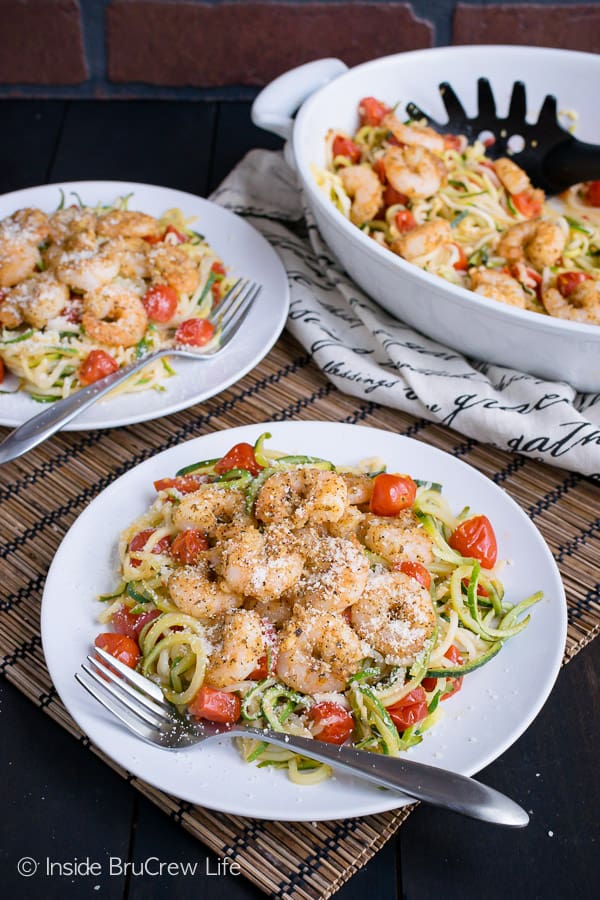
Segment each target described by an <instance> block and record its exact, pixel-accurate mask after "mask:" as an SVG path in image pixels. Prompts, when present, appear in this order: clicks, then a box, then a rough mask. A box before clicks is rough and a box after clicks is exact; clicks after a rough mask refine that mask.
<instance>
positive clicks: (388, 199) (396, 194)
mask: <svg viewBox="0 0 600 900" xmlns="http://www.w3.org/2000/svg"><path fill="white" fill-rule="evenodd" d="M383 202H384V204H385V206H394V205H395V204H396V203H401V204H402V205H403V206H406V204H407V203H408V197H407V196H406V194H401V193H400V191H397V190H396V188H393V187H392V186H391V184H387V185H386V186H385V188H384V191H383ZM407 212H408V210H407Z"/></svg>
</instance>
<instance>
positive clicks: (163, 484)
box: [154, 475, 207, 494]
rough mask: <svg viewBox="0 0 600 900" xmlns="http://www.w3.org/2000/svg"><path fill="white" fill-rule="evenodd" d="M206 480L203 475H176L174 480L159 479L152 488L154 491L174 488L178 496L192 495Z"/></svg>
mask: <svg viewBox="0 0 600 900" xmlns="http://www.w3.org/2000/svg"><path fill="white" fill-rule="evenodd" d="M206 480H207V479H206V476H204V475H178V476H177V477H176V478H159V479H158V481H155V482H154V488H155V490H156V491H166V490H167V489H168V488H174V489H175V490H176V491H179V493H180V494H193V493H194V491H197V490H198V488H199V487H200V485H201V484H204V483H205V482H206Z"/></svg>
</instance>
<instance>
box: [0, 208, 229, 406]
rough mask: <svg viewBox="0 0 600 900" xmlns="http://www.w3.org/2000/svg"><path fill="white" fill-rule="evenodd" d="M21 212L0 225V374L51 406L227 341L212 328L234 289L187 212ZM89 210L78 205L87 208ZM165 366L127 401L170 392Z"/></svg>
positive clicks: (135, 386)
mask: <svg viewBox="0 0 600 900" xmlns="http://www.w3.org/2000/svg"><path fill="white" fill-rule="evenodd" d="M61 196H62V199H61V203H60V206H59V208H58V209H57V210H55V211H54V212H53V213H50V214H47V213H45V212H43V211H42V210H41V209H36V208H26V209H19V210H17V211H16V212H15V213H13V214H12V215H10V216H7V217H6V218H4V219H2V220H0V375H3V374H4V366H6V368H7V369H9V370H10V371H11V372H12V373H14V375H16V376H17V377H18V378H19V379H20V382H21V384H20V387H21V388H22V389H23V390H25V391H27V392H28V393H29V394H30V395H31V396H32V397H33V398H34V399H35V400H38V401H40V402H52V401H54V400H58V399H61V398H63V397H67V396H69V394H71V393H72V392H73V391H76V390H78V388H80V387H83V386H85V385H88V384H91V383H93V382H94V381H97V380H98V379H100V378H103V377H104V376H105V375H109V374H110V373H112V372H116V371H117V370H118V369H120V368H122V367H123V366H126V365H127V364H128V363H131V362H133V361H134V360H135V359H136V358H139V357H141V356H143V355H145V354H146V353H148V352H150V351H152V350H158V349H160V348H163V347H170V346H172V345H173V343H177V344H189V345H192V346H195V347H199V346H204V345H208V344H209V343H210V342H211V341H215V342H216V341H218V333H216V332H215V327H214V325H213V324H212V322H211V321H209V320H208V318H207V317H208V316H209V315H210V313H211V311H212V310H213V308H214V307H215V306H216V305H217V304H218V302H219V300H220V299H221V298H222V296H223V295H224V294H225V292H226V291H227V290H228V289H229V288H230V287H231V285H232V283H233V282H232V279H230V278H229V276H228V275H227V273H226V270H225V267H224V265H223V263H222V261H221V260H220V259H219V258H218V257H217V256H216V255H215V253H214V252H213V251H212V250H211V248H210V247H209V246H208V244H207V243H206V241H205V240H204V238H203V236H202V235H201V234H198V233H197V232H196V231H194V230H193V229H192V227H191V224H192V222H193V220H191V219H185V218H184V215H183V213H182V212H181V210H179V209H170V210H168V211H167V212H165V214H164V215H163V216H162V217H161V218H160V219H158V218H155V217H154V216H151V215H148V214H147V213H144V212H139V211H135V210H131V209H128V200H129V198H128V197H125V198H120V199H119V200H117V201H116V202H115V203H114V204H113V205H111V206H85V205H84V204H83V203H82V202H79V203H78V204H77V205H72V206H66V205H65V198H64V194H63V193H62V192H61ZM78 199H79V198H78ZM174 374H175V372H174V370H173V368H172V367H171V365H170V363H169V361H168V359H167V358H165V357H163V358H162V359H159V360H157V361H154V362H152V363H149V365H148V366H147V367H146V368H145V369H143V370H142V372H138V373H137V374H135V375H132V376H131V378H129V379H127V380H126V381H125V382H124V384H123V385H121V386H120V387H119V388H117V389H116V390H118V391H122V392H132V391H134V392H135V391H143V390H148V389H149V388H153V389H155V390H159V391H161V390H165V387H164V385H163V384H162V382H163V381H164V379H165V378H167V377H169V376H171V375H174Z"/></svg>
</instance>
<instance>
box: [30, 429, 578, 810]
mask: <svg viewBox="0 0 600 900" xmlns="http://www.w3.org/2000/svg"><path fill="white" fill-rule="evenodd" d="M263 430H269V431H271V433H272V434H273V435H274V440H273V441H272V445H273V446H279V447H282V448H285V449H290V450H296V449H299V450H300V452H310V451H311V448H312V451H313V452H315V450H314V448H315V447H319V444H320V439H321V440H327V441H331V443H332V444H333V443H334V442H335V446H339V448H342V447H345V448H350V447H352V446H353V445H354V441H355V440H357V441H358V442H359V444H361V442H362V444H363V447H364V445H365V443H366V445H367V446H370V447H372V446H373V442H375V441H377V438H378V436H380V438H381V442H382V443H383V445H384V446H386V448H387V447H388V446H389V447H391V446H392V445H393V451H392V450H391V449H386V456H388V459H389V455H390V454H391V453H392V452H393V453H394V456H396V454H399V455H400V456H402V454H403V452H405V453H406V454H407V455H408V456H410V455H411V454H412V455H413V456H414V459H413V460H411V462H412V463H413V465H414V466H417V467H420V466H423V468H418V471H419V472H420V473H421V474H424V475H425V477H431V478H433V477H434V475H435V471H434V470H435V469H436V468H437V467H438V465H439V463H440V461H441V462H442V464H444V465H445V466H448V467H449V468H450V469H451V470H452V472H453V473H454V472H456V473H457V478H458V479H459V480H460V481H461V485H462V481H463V480H464V482H465V485H467V486H468V487H467V488H466V490H467V491H468V493H469V494H471V496H472V493H473V492H477V488H478V486H479V488H480V490H482V491H483V493H484V494H485V493H489V492H490V491H491V492H492V493H493V495H494V497H495V498H497V499H498V503H499V508H500V509H502V511H503V512H502V515H504V513H506V515H507V516H508V517H509V518H510V521H511V522H512V523H513V525H514V523H515V522H517V521H518V523H519V528H520V527H521V526H522V527H523V528H524V529H525V531H526V532H527V534H528V535H529V536H530V537H531V541H532V542H533V543H532V544H531V545H529V546H530V547H533V545H534V544H535V547H536V553H540V554H541V559H542V560H543V565H542V567H543V569H544V571H545V577H546V579H547V586H548V587H549V588H550V589H551V591H552V598H549V599H550V602H551V603H552V608H551V610H550V612H547V613H545V615H546V614H547V615H549V616H550V617H551V620H552V625H553V629H552V632H551V637H550V642H549V644H548V646H547V647H546V646H544V656H543V659H544V668H543V671H542V672H540V670H537V671H535V673H534V674H535V676H536V677H539V678H540V682H539V684H538V685H537V689H536V691H535V702H533V703H531V704H530V705H529V706H528V707H527V709H526V710H525V711H524V714H523V715H522V716H521V718H520V719H519V721H518V726H517V727H512V730H511V731H510V732H509V733H503V732H502V733H501V734H500V735H499V736H498V740H497V741H496V740H494V742H493V747H492V748H491V749H489V750H488V752H487V753H485V754H483V755H481V756H479V757H477V758H476V764H475V765H471V766H469V767H467V768H462V769H460V767H457V768H459V770H460V771H463V773H464V774H473V773H474V772H475V771H479V770H480V769H482V768H484V767H485V766H486V765H488V764H489V763H490V762H491V761H492V760H493V759H495V758H497V757H498V756H499V755H500V754H501V753H503V752H504V751H505V750H506V749H507V748H508V747H509V746H510V745H511V744H512V743H513V742H514V741H515V740H516V739H517V738H518V737H519V736H520V735H521V734H522V733H523V731H525V729H526V728H527V727H528V726H529V724H530V723H531V722H532V721H533V719H534V718H535V716H536V715H537V714H538V712H539V711H540V709H541V707H542V706H543V704H544V702H545V700H546V699H547V697H548V695H549V693H550V691H551V689H552V686H553V684H554V681H555V678H556V675H557V673H558V671H559V669H560V665H561V660H562V655H563V649H564V641H565V637H566V622H567V618H566V601H565V597H564V591H563V588H562V583H561V580H560V575H559V573H558V569H557V567H556V564H555V562H554V560H553V558H552V555H551V553H550V551H549V549H548V547H547V546H546V544H545V542H544V541H543V539H542V538H541V536H540V535H539V532H537V529H535V526H533V524H532V523H531V522H530V520H529V519H528V518H527V516H526V515H525V513H524V512H523V511H522V510H521V508H520V507H519V506H518V505H517V504H516V503H515V502H514V501H513V500H512V499H511V498H510V497H509V496H508V495H506V494H505V493H504V492H503V491H501V490H500V489H499V488H497V486H495V485H493V483H492V482H491V481H490V480H489V479H487V478H486V477H485V476H483V475H482V474H481V473H479V472H478V471H477V470H475V469H473V468H472V467H471V466H469V465H467V464H466V463H464V462H463V461H461V460H458V459H456V458H455V457H451V456H449V454H445V453H443V452H442V451H440V450H438V449H436V448H432V447H429V446H427V445H425V444H422V443H420V442H418V441H414V440H411V439H409V438H405V437H402V436H399V435H396V434H394V433H392V432H385V431H381V430H378V429H372V428H368V427H365V426H356V425H346V424H341V423H331V422H271V423H264V424H258V425H249V426H242V427H239V428H234V429H230V430H227V431H223V432H214V433H212V434H209V435H205V436H203V437H201V438H196V439H194V440H192V441H189V442H187V443H185V444H182V445H179V446H178V447H174V448H171V449H170V450H167V451H164V452H162V453H160V454H158V455H156V456H154V457H152V458H151V459H149V460H146V461H145V462H144V463H141V464H140V465H138V466H136V467H135V468H134V469H132V470H131V471H130V472H128V473H127V474H126V475H123V476H121V478H119V479H117V480H116V481H114V482H113V483H112V484H111V485H110V486H109V487H108V488H106V489H105V490H104V491H103V492H102V493H101V494H100V495H99V497H97V498H96V499H95V500H94V501H93V502H92V503H91V504H90V505H89V506H88V507H87V509H86V510H84V512H83V513H82V514H81V515H80V516H79V518H78V519H77V520H76V522H75V523H74V524H73V526H72V527H71V529H70V530H69V532H68V534H67V535H66V536H65V538H64V539H63V542H62V543H61V546H60V547H59V549H58V551H57V553H56V555H55V557H54V560H53V563H52V565H51V568H50V571H49V573H48V577H47V580H46V586H45V589H44V597H43V601H42V623H41V631H42V643H43V648H44V653H45V656H46V661H47V664H48V669H49V672H50V675H51V678H52V680H53V682H54V684H55V687H56V689H57V691H58V693H59V695H60V696H61V698H62V700H63V702H64V703H65V705H66V707H67V709H68V710H69V712H70V714H71V715H72V716H73V718H74V719H75V721H76V722H77V723H78V725H79V726H80V727H81V728H82V730H83V731H84V732H85V733H87V734H88V736H89V737H90V738H91V740H92V741H93V742H94V743H95V744H96V745H97V746H98V747H99V748H100V749H101V750H103V751H104V752H105V753H107V755H108V756H110V757H111V758H112V759H114V760H115V761H116V762H117V763H119V764H120V765H121V766H123V767H124V768H127V769H128V770H129V771H131V772H133V773H134V774H135V775H137V776H138V777H140V778H143V779H144V780H145V781H147V782H149V783H150V784H152V785H154V786H155V787H157V788H159V789H161V790H166V791H167V792H169V793H171V794H174V795H175V796H179V797H181V798H182V799H183V800H187V801H189V802H192V803H199V804H200V805H203V806H206V807H208V808H212V809H218V810H220V811H223V812H227V813H231V814H237V815H250V816H253V817H256V818H267V819H278V820H290V821H317V820H327V819H332V818H340V817H352V816H359V815H369V814H372V813H377V812H382V811H384V810H389V809H394V808H398V807H400V806H403V805H405V804H406V803H407V802H409V801H408V800H407V799H404V798H402V797H401V796H393V797H390V795H389V794H386V793H385V792H380V791H377V790H376V789H374V788H373V787H372V786H365V785H364V783H362V784H358V783H357V782H355V781H354V779H346V778H345V777H344V776H338V778H337V784H336V785H335V791H333V793H332V797H333V800H331V803H330V805H328V806H326V808H323V806H322V804H321V805H320V804H319V793H306V791H311V792H312V791H317V792H320V791H321V787H317V788H314V789H313V788H297V787H296V786H293V790H292V791H291V792H290V790H289V785H290V784H291V783H290V782H288V780H287V778H286V776H285V773H282V772H275V773H272V772H270V771H269V770H262V773H264V777H262V775H261V781H260V789H259V790H258V791H257V793H258V798H253V799H252V800H250V801H248V800H245V799H242V800H239V799H236V800H235V801H233V802H232V801H231V800H230V801H229V802H226V801H224V800H223V798H222V796H219V791H218V789H215V790H216V795H215V796H208V797H207V796H206V795H204V794H202V795H201V796H199V795H198V789H197V788H194V784H193V783H192V784H191V785H190V783H189V782H190V780H191V781H192V782H193V779H190V778H189V776H190V771H189V769H187V768H186V767H185V766H186V762H187V760H188V759H189V758H190V757H191V758H192V759H193V755H194V754H195V753H201V752H207V753H208V751H209V749H210V746H209V747H207V748H206V750H205V751H203V750H200V749H198V748H192V749H191V750H187V751H181V752H179V753H178V754H174V756H176V757H179V759H178V762H180V763H181V768H182V772H183V773H184V775H185V776H187V778H186V777H183V778H182V777H181V776H182V773H181V772H180V774H179V777H176V778H175V782H173V781H172V777H173V772H172V771H171V769H170V768H169V777H168V778H167V780H166V781H165V777H162V776H161V774H160V772H161V768H162V766H161V763H163V762H164V760H165V758H168V757H169V756H173V755H172V754H167V753H166V752H165V751H161V750H160V749H158V748H155V747H150V746H149V745H146V744H144V743H143V742H141V741H139V739H137V738H136V737H135V736H133V735H131V734H129V733H128V732H126V731H125V730H124V729H122V728H121V726H120V725H119V723H117V722H116V720H113V719H112V718H111V717H109V716H108V715H106V716H104V717H103V715H102V711H101V710H100V708H99V707H98V705H97V704H96V702H95V701H93V700H91V698H89V697H88V696H87V695H86V694H85V693H84V692H83V690H82V689H81V688H79V686H77V685H76V684H75V681H74V679H73V674H74V672H75V671H76V670H77V668H78V665H79V662H80V659H79V658H77V659H76V658H74V657H73V656H71V657H66V656H65V653H64V647H65V634H64V622H65V621H68V622H69V623H70V624H71V628H72V634H71V636H70V640H69V641H68V643H67V646H69V647H73V646H74V645H75V644H77V642H79V644H80V645H81V646H80V647H79V650H81V656H82V658H83V656H84V655H85V653H86V652H88V651H89V647H90V643H91V641H92V640H93V637H94V636H95V634H96V633H97V632H98V630H99V627H98V623H97V621H96V619H95V614H96V612H97V608H96V607H95V606H94V603H93V602H92V600H91V595H93V594H95V593H96V591H98V592H100V591H102V590H107V589H108V588H109V587H110V586H111V584H112V581H108V582H107V581H106V579H107V578H108V575H107V566H108V559H109V557H110V556H111V554H112V551H113V547H112V545H113V540H112V538H113V535H112V533H110V534H107V535H106V537H100V538H98V545H97V547H96V548H95V555H97V556H98V558H100V557H102V558H104V557H106V559H105V560H104V562H102V561H100V562H99V563H98V565H99V566H100V570H101V571H102V581H103V583H102V584H99V583H97V584H94V583H93V578H94V577H95V576H92V586H90V587H91V589H90V591H89V593H90V597H89V598H88V596H87V594H85V592H84V593H83V596H82V594H81V592H80V591H79V590H78V585H77V577H78V576H77V574H76V573H75V574H73V576H72V575H71V572H70V567H71V555H70V551H71V546H72V545H74V546H75V545H76V542H77V540H82V539H83V538H84V537H85V535H86V534H89V533H90V530H91V531H93V532H94V534H95V535H96V536H97V537H98V534H100V535H102V530H101V529H100V530H99V529H98V528H97V527H96V526H97V524H98V523H97V519H98V516H101V515H102V512H103V507H106V510H105V511H104V512H105V514H106V511H110V510H114V507H115V502H117V503H118V497H119V495H121V496H123V493H122V492H123V488H124V487H125V486H126V484H127V483H128V482H132V483H134V484H135V485H136V487H135V488H134V493H135V492H136V491H139V492H140V494H141V487H140V486H141V485H144V486H147V485H148V484H149V483H150V482H151V481H152V480H153V478H155V477H158V476H159V475H160V474H165V471H166V472H170V471H171V469H172V468H175V467H176V466H178V465H182V464H184V461H186V460H187V461H188V462H189V460H190V459H194V458H200V457H203V456H206V455H208V456H210V455H216V454H218V453H219V452H224V451H225V450H226V449H227V448H228V447H229V446H230V445H231V444H232V443H235V442H238V441H241V440H250V441H253V440H255V438H256V437H257V435H258V434H259V433H260V432H261V431H263ZM342 432H343V434H342ZM324 436H327V437H326V438H325V437H324ZM298 442H300V446H299V444H298ZM203 447H204V448H206V449H204V450H203V449H202V448H203ZM354 455H356V454H354ZM359 455H360V456H363V455H364V453H363V452H362V451H359ZM341 457H343V458H344V461H347V460H351V459H353V458H354V456H353V451H347V450H339V451H337V458H338V459H340V458H341ZM170 460H176V462H170ZM413 472H414V473H415V474H417V472H416V471H415V469H413ZM144 490H145V488H144ZM460 490H461V492H462V490H463V488H462V486H461V488H460ZM123 502H124V501H123ZM146 502H147V498H146V497H145V496H144V497H140V500H139V504H138V506H139V508H140V509H141V508H144V507H145V505H146ZM132 506H133V510H135V504H132ZM133 510H132V511H131V512H130V511H129V508H128V510H127V514H128V515H129V519H130V518H131V515H133V514H135V512H134V511H133ZM129 519H128V521H129ZM112 521H113V522H114V519H113V520H112ZM114 537H116V534H115V535H114ZM89 564H90V563H89V560H88V563H87V566H88V567H89ZM81 566H82V572H83V576H81V573H80V576H79V577H83V578H84V581H85V578H87V575H88V568H86V564H85V562H82V563H81ZM109 568H114V567H113V566H110V567H109ZM96 574H97V573H96ZM536 577H537V574H536ZM112 578H114V574H113V575H112ZM104 582H106V583H104ZM73 602H74V603H75V604H76V607H75V611H74V612H73V611H72V613H71V616H67V617H65V615H64V604H65V603H67V604H69V603H73ZM79 604H81V606H79ZM521 638H522V640H524V641H526V640H527V631H526V632H525V634H524V635H523V636H521ZM518 639H519V638H517V640H518ZM509 646H510V645H509ZM82 648H83V649H82ZM522 648H523V650H524V649H525V647H524V645H522ZM546 650H547V652H546ZM81 661H82V660H81ZM490 665H493V662H492V663H490ZM484 671H485V669H483V670H481V672H484ZM497 674H498V673H497ZM473 677H474V676H473ZM494 684H495V682H494ZM479 688H480V689H479V693H478V694H477V697H478V699H481V696H482V694H483V682H479ZM487 690H488V692H489V690H490V689H489V687H488V689H487ZM458 696H460V695H458ZM483 702H484V704H485V703H488V705H489V703H490V702H491V701H486V700H485V698H484V700H483ZM467 708H469V707H467ZM484 708H485V707H484ZM484 718H485V716H484ZM497 727H498V726H497V725H496V728H497ZM492 732H493V733H494V735H495V732H494V730H493V723H492ZM431 737H433V734H432V735H431ZM463 737H464V736H463ZM465 739H466V738H465ZM423 746H424V745H421V747H423ZM141 748H144V750H145V751H148V752H143V751H142V750H141ZM230 749H231V752H232V753H237V751H235V750H234V748H230ZM429 749H430V750H431V748H429ZM217 750H218V752H219V753H220V754H221V753H222V754H223V758H224V759H225V760H226V765H225V767H224V769H223V770H222V771H220V773H219V775H220V778H221V781H219V779H218V778H217V779H215V780H216V781H219V783H222V779H223V777H224V776H225V775H226V774H227V766H229V765H230V763H229V762H227V756H226V755H225V752H226V751H227V752H229V751H228V748H223V747H218V748H217ZM418 750H419V748H417V751H418ZM138 756H141V760H140V759H139V758H138ZM414 758H419V755H418V753H415V756H414ZM149 759H150V760H151V761H152V764H149V762H148V760H149ZM219 759H221V757H220V756H219ZM427 761H428V762H430V763H432V764H433V765H435V764H436V762H435V760H433V759H429V758H427ZM437 764H438V765H445V762H444V760H441V761H440V762H439V763H437ZM231 765H234V763H231ZM240 767H241V768H240ZM175 768H176V765H175ZM236 771H237V772H238V774H239V778H240V779H241V778H242V777H243V778H244V779H246V780H247V781H251V780H252V777H253V774H252V769H251V768H250V767H248V766H246V764H244V763H243V762H242V761H241V758H240V757H237V756H236V762H235V769H234V772H233V775H234V776H235V777H238V776H236V775H235V772H236ZM200 774H201V772H199V771H198V769H196V778H198V777H199V775H200ZM229 774H230V777H232V773H231V772H230V773H229ZM273 775H276V776H277V777H276V778H273V777H272V776H273ZM169 779H171V780H169ZM278 779H285V783H284V782H282V781H279V780H278ZM243 783H245V782H243ZM326 784H327V785H328V786H329V788H330V789H332V785H331V782H328V783H326ZM340 787H342V789H343V790H342V796H341V797H340ZM294 791H296V792H297V791H300V792H303V793H302V795H301V796H302V800H301V801H299V802H302V806H301V807H297V808H296V809H294V807H293V805H291V803H292V799H291V798H293V797H295V796H296V794H295V793H294ZM282 795H283V801H284V802H283V803H282V799H281V798H282ZM286 798H287V804H286V802H285V801H286ZM516 799H518V798H516ZM311 803H312V805H311Z"/></svg>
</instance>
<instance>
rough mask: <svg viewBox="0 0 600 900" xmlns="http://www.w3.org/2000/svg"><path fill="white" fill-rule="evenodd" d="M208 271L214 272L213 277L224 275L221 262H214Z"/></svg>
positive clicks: (223, 267)
mask: <svg viewBox="0 0 600 900" xmlns="http://www.w3.org/2000/svg"><path fill="white" fill-rule="evenodd" d="M210 271H211V272H214V273H215V275H225V266H224V265H223V263H222V262H219V261H218V260H216V261H215V262H214V263H213V264H212V266H211V267H210Z"/></svg>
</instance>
